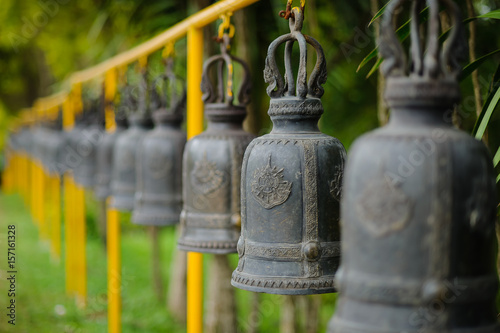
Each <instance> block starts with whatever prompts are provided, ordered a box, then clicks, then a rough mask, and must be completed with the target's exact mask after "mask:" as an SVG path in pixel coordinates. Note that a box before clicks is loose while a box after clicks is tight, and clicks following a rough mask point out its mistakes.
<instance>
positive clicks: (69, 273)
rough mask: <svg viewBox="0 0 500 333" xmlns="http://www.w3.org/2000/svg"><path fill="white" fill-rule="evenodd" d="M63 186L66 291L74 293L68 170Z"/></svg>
mask: <svg viewBox="0 0 500 333" xmlns="http://www.w3.org/2000/svg"><path fill="white" fill-rule="evenodd" d="M63 177H64V178H63V186H64V265H65V273H66V293H67V294H68V295H72V294H73V292H74V291H75V287H74V283H75V281H74V279H73V272H74V267H73V264H74V255H73V248H74V246H73V245H74V244H73V237H72V236H73V235H74V231H73V228H72V227H73V222H74V218H73V214H72V213H73V207H74V205H73V203H72V202H71V201H72V199H73V193H72V192H73V191H72V189H73V186H72V179H71V175H70V174H69V173H68V172H66V173H65V174H64V176H63Z"/></svg>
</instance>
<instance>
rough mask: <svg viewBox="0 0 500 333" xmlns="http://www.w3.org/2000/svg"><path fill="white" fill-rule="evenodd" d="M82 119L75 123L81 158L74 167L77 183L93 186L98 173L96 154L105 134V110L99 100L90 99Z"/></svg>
mask: <svg viewBox="0 0 500 333" xmlns="http://www.w3.org/2000/svg"><path fill="white" fill-rule="evenodd" d="M85 104H86V105H85V106H86V107H85V108H84V110H83V115H82V117H81V118H80V120H79V121H78V122H77V123H76V124H75V127H78V130H77V133H78V137H75V139H77V142H75V149H76V153H77V154H78V157H79V159H80V161H79V163H77V164H76V166H75V168H74V171H73V173H74V178H75V183H77V184H79V185H81V186H83V187H86V188H92V187H93V186H94V180H95V173H96V156H97V149H98V146H99V145H100V144H101V143H102V137H103V135H104V112H103V110H102V105H100V103H99V101H98V100H88V101H86V102H85Z"/></svg>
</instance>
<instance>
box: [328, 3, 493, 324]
mask: <svg viewBox="0 0 500 333" xmlns="http://www.w3.org/2000/svg"><path fill="white" fill-rule="evenodd" d="M402 3H403V1H394V2H391V3H390V4H389V5H388V7H387V8H386V12H385V17H384V21H383V22H382V25H381V41H380V50H381V53H382V55H383V57H384V58H385V62H384V63H383V65H382V68H383V73H384V75H386V76H387V81H386V82H387V84H386V90H385V98H386V100H387V102H388V105H389V107H390V108H391V118H390V121H389V123H388V125H386V126H385V127H383V128H380V129H378V130H376V131H373V132H371V133H369V134H366V135H365V136H363V137H361V138H360V139H358V140H357V141H356V142H355V143H354V145H353V146H352V148H351V151H350V153H349V158H348V162H347V166H346V174H345V178H344V189H343V197H342V255H343V257H342V264H341V267H340V268H339V272H338V274H337V278H336V282H337V287H338V289H339V297H338V300H337V306H336V310H335V314H334V317H333V318H332V320H331V322H330V325H329V329H328V332H331V333H334V332H338V333H344V332H352V333H398V332H408V333H417V332H418V333H431V332H450V333H455V332H456V333H458V332H471V333H472V332H484V333H494V332H499V331H500V327H499V325H498V322H497V311H496V308H495V298H496V295H497V290H498V277H497V271H496V247H497V246H496V236H495V218H496V217H495V215H496V214H495V213H496V203H497V200H496V198H497V194H496V189H495V178H494V170H493V166H492V161H491V156H490V154H489V152H488V149H487V148H486V146H485V145H484V144H483V143H482V142H481V141H477V140H475V139H473V138H472V137H470V136H469V135H467V134H466V133H464V132H461V131H460V130H458V129H455V128H454V127H453V126H452V124H451V121H447V119H449V117H448V116H447V115H449V114H451V113H452V110H453V106H454V104H456V103H457V102H458V100H459V85H458V80H457V76H458V74H459V71H460V66H459V63H458V60H459V57H460V56H463V55H464V53H466V52H464V50H465V48H461V45H465V41H464V39H463V36H462V34H461V22H462V20H461V18H460V15H459V10H458V7H457V6H456V5H455V4H454V3H453V2H446V7H448V9H450V11H451V13H452V15H451V16H452V18H453V20H454V24H455V26H454V27H453V28H452V31H451V33H450V34H449V36H451V37H449V39H448V41H446V44H444V47H443V48H441V47H440V45H439V44H434V43H438V41H439V39H438V36H439V15H440V14H439V2H438V1H428V2H427V4H429V6H430V10H429V12H430V13H431V14H430V16H429V28H428V34H429V36H430V38H429V40H428V41H427V43H428V44H427V50H426V52H425V53H424V50H420V49H419V46H418V47H417V45H420V44H421V39H420V31H422V30H420V27H418V25H417V29H415V27H413V29H415V30H414V31H413V32H412V39H413V41H412V45H413V46H412V52H413V54H412V65H411V66H409V68H411V69H410V73H408V70H407V65H406V60H405V59H404V55H403V54H404V53H403V50H402V47H401V45H400V44H399V41H398V39H397V38H396V36H395V33H394V30H393V29H394V28H393V27H394V13H395V12H398V9H399V7H400V6H401V5H402ZM427 4H426V2H425V1H414V2H413V8H412V15H413V18H412V22H413V21H414V20H417V16H418V13H419V12H420V11H421V10H422V9H423V7H425V6H426V5H427Z"/></svg>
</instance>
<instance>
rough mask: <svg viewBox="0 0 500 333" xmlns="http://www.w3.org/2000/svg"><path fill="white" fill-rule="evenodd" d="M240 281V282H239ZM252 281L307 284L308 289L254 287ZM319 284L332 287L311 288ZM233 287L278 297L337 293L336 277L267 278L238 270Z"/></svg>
mask: <svg viewBox="0 0 500 333" xmlns="http://www.w3.org/2000/svg"><path fill="white" fill-rule="evenodd" d="M244 279H246V280H247V281H246V282H244V283H243V282H241V280H244ZM238 280H239V281H238ZM250 280H252V283H255V282H257V283H263V284H267V283H269V282H271V283H277V282H278V283H283V282H284V281H286V282H285V283H286V284H288V283H297V282H298V283H305V284H307V287H303V288H282V287H262V286H253V285H250V284H248V283H247V282H249V281H250ZM318 283H328V284H330V285H331V286H325V287H315V288H311V287H310V286H311V285H313V284H318ZM231 285H232V286H233V287H236V288H239V289H243V290H248V291H253V292H264V293H267V294H276V295H316V294H327V293H336V292H337V288H336V283H335V275H323V276H321V277H318V278H310V277H291V276H286V277H285V276H283V277H279V276H265V275H251V274H247V273H244V272H240V271H238V269H236V270H235V271H234V272H233V274H232V276H231Z"/></svg>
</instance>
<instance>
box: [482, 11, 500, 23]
mask: <svg viewBox="0 0 500 333" xmlns="http://www.w3.org/2000/svg"><path fill="white" fill-rule="evenodd" d="M478 17H480V18H492V19H497V20H500V9H497V10H493V11H491V12H489V13H486V14H483V15H480V16H478Z"/></svg>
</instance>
